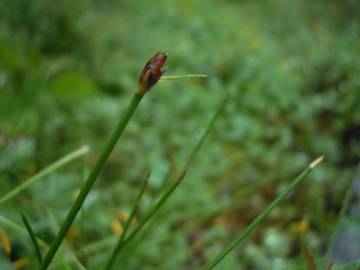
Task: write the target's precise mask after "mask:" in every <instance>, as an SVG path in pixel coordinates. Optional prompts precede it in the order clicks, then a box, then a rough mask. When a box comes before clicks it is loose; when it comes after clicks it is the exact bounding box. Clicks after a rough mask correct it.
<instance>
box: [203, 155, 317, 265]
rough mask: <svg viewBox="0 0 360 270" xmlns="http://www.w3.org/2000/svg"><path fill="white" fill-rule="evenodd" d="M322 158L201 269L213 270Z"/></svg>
mask: <svg viewBox="0 0 360 270" xmlns="http://www.w3.org/2000/svg"><path fill="white" fill-rule="evenodd" d="M322 159H323V157H320V158H317V159H316V160H314V161H313V162H312V163H311V164H310V165H309V166H308V167H307V168H306V169H305V170H304V171H303V172H302V173H301V174H300V175H299V176H298V177H297V178H295V179H294V180H293V181H292V182H291V184H290V185H289V186H288V187H287V188H286V189H285V190H284V191H283V192H282V193H281V194H280V195H279V196H277V197H276V198H275V200H273V201H272V203H270V204H269V206H268V207H266V208H265V209H264V210H263V211H262V212H261V213H260V214H259V215H258V216H257V217H256V218H255V219H254V220H253V221H252V222H251V223H250V224H249V225H248V226H247V227H246V228H245V230H244V231H243V232H242V233H241V234H240V235H239V236H237V237H236V238H235V239H234V240H233V241H232V242H231V243H230V244H229V245H228V246H227V247H226V248H225V249H224V250H223V251H222V252H221V253H220V254H219V255H217V256H216V257H215V258H214V259H213V260H211V261H210V262H209V263H208V264H207V265H206V266H205V267H204V268H203V269H204V270H209V269H213V268H214V267H215V266H216V265H217V264H218V263H220V262H221V261H222V260H223V259H224V258H225V257H226V256H227V255H228V254H229V253H230V252H231V251H232V250H233V249H235V248H236V246H237V245H239V244H240V242H241V241H242V240H244V239H245V238H246V237H248V236H249V235H250V233H251V232H252V231H253V230H254V229H255V228H256V227H257V226H258V225H259V224H260V222H262V221H263V220H264V219H265V218H266V217H267V216H268V215H269V213H270V212H271V211H272V210H273V209H274V208H275V207H276V206H277V205H278V204H279V203H280V202H282V201H283V200H284V199H285V198H286V196H287V195H288V194H289V193H290V192H291V191H293V190H294V189H295V188H296V186H297V185H299V184H300V183H301V182H302V181H303V180H304V179H305V177H306V176H307V175H308V174H309V173H310V172H311V171H312V170H313V169H314V168H315V166H316V165H318V164H319V163H320V162H321V161H322Z"/></svg>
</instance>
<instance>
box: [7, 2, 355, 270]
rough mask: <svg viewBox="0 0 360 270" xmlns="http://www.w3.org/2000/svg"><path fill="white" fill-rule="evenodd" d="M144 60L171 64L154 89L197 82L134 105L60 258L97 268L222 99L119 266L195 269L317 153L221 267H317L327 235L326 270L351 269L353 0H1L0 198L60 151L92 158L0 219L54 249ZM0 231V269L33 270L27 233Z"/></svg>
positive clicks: (57, 175)
mask: <svg viewBox="0 0 360 270" xmlns="http://www.w3.org/2000/svg"><path fill="white" fill-rule="evenodd" d="M159 50H161V51H166V52H168V53H169V58H168V61H167V63H166V70H167V71H166V74H167V75H180V74H187V73H204V74H207V75H208V78H207V79H193V80H182V81H171V82H170V81H165V82H161V83H160V84H159V85H158V86H156V88H154V89H153V90H152V91H151V92H150V93H149V94H148V95H147V96H146V97H145V98H144V100H143V102H142V103H141V106H140V107H139V109H138V111H137V112H136V115H135V117H134V119H133V120H132V121H131V123H130V124H129V126H128V128H127V130H126V132H125V134H124V136H123V138H122V139H121V141H120V142H119V144H118V145H117V147H116V149H115V150H114V152H113V154H112V155H111V157H110V159H109V162H108V163H107V165H106V167H105V169H104V170H103V173H102V174H101V177H100V179H99V180H98V182H97V183H96V186H95V188H94V189H93V191H92V192H91V193H90V195H89V197H88V199H87V201H86V203H85V205H84V208H83V210H82V212H81V214H80V216H79V218H78V219H77V220H76V222H75V224H74V226H73V228H72V230H71V231H70V232H69V235H68V237H67V244H68V249H67V250H63V251H62V252H63V253H64V254H65V257H66V258H67V259H68V261H69V264H70V265H71V266H72V269H78V268H77V266H76V264H75V263H74V262H73V260H72V258H73V256H74V255H76V256H77V257H78V258H79V260H80V261H81V262H82V263H83V264H84V265H86V267H87V268H88V269H99V267H100V265H102V264H103V263H104V260H105V259H106V258H107V256H108V254H109V251H110V250H111V246H112V245H113V243H114V240H115V239H116V237H117V236H116V235H117V234H119V233H120V232H121V220H122V219H123V218H124V217H126V215H127V213H129V211H130V210H131V206H132V203H133V201H134V199H135V197H136V193H137V192H138V190H139V187H140V185H141V182H142V180H143V178H144V177H143V176H144V174H145V172H146V171H147V170H149V169H150V170H151V171H152V175H151V178H150V183H149V188H148V190H147V191H146V194H145V197H144V199H143V201H142V202H141V205H140V210H139V215H138V217H137V218H138V220H139V219H141V217H142V216H143V215H144V214H145V213H146V211H148V210H149V209H150V207H151V205H153V203H154V201H155V200H156V198H158V195H159V194H161V192H162V191H163V190H164V187H166V186H168V185H169V183H171V182H172V181H174V180H175V179H176V175H177V173H178V171H179V169H180V168H181V166H182V165H183V164H184V163H185V161H186V158H187V156H188V154H189V152H190V151H191V149H192V148H193V147H194V145H195V142H196V140H197V139H198V138H199V136H200V135H201V133H202V132H203V131H204V128H205V127H206V125H207V123H208V121H209V120H210V118H211V116H212V114H213V113H214V110H215V109H216V106H217V104H218V103H219V102H220V101H221V99H222V97H223V95H224V93H225V92H228V93H229V95H230V101H229V103H228V105H227V107H226V110H225V112H224V113H223V114H222V115H221V117H220V119H219V121H218V122H217V124H216V127H215V129H214V131H213V132H212V134H211V136H210V137H209V138H208V140H207V142H206V145H205V146H204V148H203V149H202V150H201V152H200V153H199V155H198V156H197V158H196V159H195V160H194V162H193V163H192V165H191V168H190V170H189V172H188V175H187V178H186V179H185V181H184V183H183V184H182V185H181V186H180V187H179V189H178V190H177V191H176V193H175V195H174V196H173V198H171V200H170V201H169V203H168V204H167V205H166V207H165V208H164V209H163V210H162V211H161V213H159V215H157V216H156V218H155V219H154V220H153V221H152V222H151V224H150V225H149V226H148V227H147V229H146V230H145V231H144V233H143V234H142V235H141V236H140V237H138V238H137V240H136V241H135V243H134V244H133V245H131V248H130V249H128V250H127V251H126V252H125V254H124V255H123V256H122V257H121V261H120V263H121V264H119V265H121V269H195V268H199V267H201V266H202V265H204V264H205V263H206V262H207V261H208V260H209V259H211V258H213V257H214V256H215V255H216V254H217V253H218V252H219V251H221V250H222V248H223V247H224V246H225V245H226V243H228V242H229V241H230V240H232V239H233V238H234V236H235V235H237V234H238V233H239V232H241V230H242V229H243V228H244V227H245V226H246V224H248V223H249V222H250V221H251V220H252V219H253V218H254V217H255V216H256V215H257V214H258V213H259V212H260V211H261V210H262V209H263V208H264V207H266V206H267V204H268V203H269V202H270V201H271V200H272V199H273V198H274V197H275V196H276V195H277V194H279V192H280V191H281V190H283V188H284V187H285V186H286V184H288V183H289V181H290V180H291V179H293V178H294V177H295V176H296V175H297V174H298V173H299V172H300V171H301V170H302V169H303V168H305V167H306V166H307V165H308V164H309V162H311V161H312V160H313V159H315V158H316V157H318V156H319V155H324V156H325V161H324V162H323V164H321V166H319V167H318V168H317V169H316V170H315V171H314V173H313V174H312V175H311V176H310V177H309V178H308V179H307V180H306V181H305V182H304V183H303V184H302V185H301V186H300V187H298V189H297V190H296V192H294V193H293V194H292V195H291V196H289V197H288V199H287V200H286V201H285V202H284V203H282V204H281V206H280V207H278V208H277V209H276V210H274V211H273V212H272V213H271V215H270V216H269V218H268V219H267V220H266V222H264V223H263V224H262V225H261V226H260V227H259V228H257V230H256V232H254V233H253V234H252V236H251V237H250V238H249V239H247V240H246V242H244V243H243V244H242V245H241V246H240V247H238V248H237V249H236V250H235V251H234V252H233V253H231V255H229V257H228V258H227V259H226V260H224V261H223V262H222V263H221V265H220V266H219V267H218V269H304V268H305V263H304V258H303V255H302V251H301V250H302V246H303V245H306V246H308V247H309V249H310V250H311V251H312V253H313V256H314V257H315V258H316V262H317V263H318V265H319V267H324V265H325V264H326V263H327V261H324V255H325V252H326V248H327V246H328V244H329V239H330V238H331V237H332V236H333V238H334V239H335V246H334V250H333V251H332V252H331V256H330V258H329V259H330V260H331V261H334V262H335V267H334V269H357V268H356V266H355V263H356V261H358V260H359V257H360V229H359V226H360V216H359V209H360V203H359V196H360V175H359V170H358V164H359V157H360V77H359V74H360V3H359V2H358V1H356V0H344V1H335V0H328V1H325V0H318V1H310V0H294V1H285V0H276V1H235V0H233V1H231V0H222V1H220V0H219V1H207V0H198V1H194V0H182V1H175V0H166V1H165V0H158V1H148V0H136V1H133V0H124V1H99V0H98V1H95V0H94V1H85V0H79V1H70V0H59V1H46V0H34V1H28V0H2V1H1V2H0V195H1V194H5V193H6V192H8V191H9V190H11V189H13V188H14V187H16V186H17V185H19V184H20V183H21V182H23V181H24V180H25V179H27V178H29V177H30V176H31V175H33V174H35V173H36V172H38V171H39V170H41V169H42V168H44V167H46V166H47V165H49V164H51V163H52V162H54V161H55V160H57V159H58V158H60V157H61V156H63V155H65V154H67V153H69V152H71V151H73V150H74V149H77V148H79V147H81V146H83V145H89V146H90V147H91V151H90V153H89V154H88V155H86V156H85V157H83V158H80V159H77V160H75V161H73V162H71V163H70V164H68V165H67V166H65V167H63V168H61V169H60V170H57V171H56V172H54V173H52V174H51V175H50V176H48V177H46V178H44V179H43V180H41V181H40V182H38V183H36V184H34V185H32V186H31V187H30V188H29V189H28V190H26V192H24V193H22V194H20V195H19V196H17V197H16V198H15V199H13V200H12V201H10V202H8V203H6V204H5V205H2V206H1V209H0V215H1V216H2V217H4V218H6V219H8V220H11V221H13V222H15V223H17V224H19V225H21V220H20V217H19V213H20V211H21V210H24V211H26V212H27V213H28V215H29V217H30V220H31V223H32V225H33V227H34V229H35V230H36V232H37V233H38V235H39V236H40V237H42V238H43V239H45V240H46V241H47V242H50V241H51V240H52V239H53V236H54V234H55V232H56V228H57V226H58V224H59V223H61V221H62V220H63V218H64V216H65V214H66V212H67V209H68V207H69V206H70V205H71V203H72V201H73V200H74V198H75V195H76V194H77V192H78V190H79V188H80V187H81V184H82V183H83V181H84V178H85V177H86V176H87V175H88V173H89V171H90V169H91V167H92V165H93V164H94V162H95V161H96V158H97V157H98V154H99V152H100V150H101V147H102V145H103V144H104V139H105V138H106V137H107V136H108V135H109V134H110V132H111V130H112V128H113V127H114V125H115V124H116V122H117V119H118V118H119V115H121V113H122V112H123V110H124V109H125V108H126V105H127V103H128V102H129V99H130V97H131V96H132V93H133V91H135V89H136V86H137V80H138V77H139V74H140V71H141V69H142V67H143V65H144V64H145V62H146V61H147V60H148V59H149V57H150V56H152V55H153V54H154V53H155V52H156V51H159ZM347 191H348V192H351V198H350V205H349V207H348V208H347V209H345V210H346V211H345V216H344V218H343V219H341V220H339V212H340V209H341V206H342V204H343V201H344V196H345V193H346V192H347ZM21 226H22V225H21ZM336 228H337V230H335V229H336ZM0 230H1V233H2V234H3V235H6V236H7V237H8V239H9V241H10V243H11V246H12V253H11V254H10V255H9V254H7V253H6V252H4V248H3V246H2V248H0V268H1V269H14V268H15V266H17V268H18V269H35V265H36V262H35V258H34V253H33V249H32V245H31V243H30V240H29V238H28V236H27V235H26V234H20V233H19V232H17V231H15V230H12V229H11V228H10V227H7V226H5V225H4V224H0ZM335 231H337V233H336V232H335ZM334 232H335V233H334ZM0 246H1V245H0ZM24 258H25V259H26V263H24V264H23V265H24V266H21V263H18V264H15V263H14V262H16V261H17V260H19V259H24ZM23 261H24V260H23ZM54 269H60V268H56V266H54ZM320 269H321V268H320Z"/></svg>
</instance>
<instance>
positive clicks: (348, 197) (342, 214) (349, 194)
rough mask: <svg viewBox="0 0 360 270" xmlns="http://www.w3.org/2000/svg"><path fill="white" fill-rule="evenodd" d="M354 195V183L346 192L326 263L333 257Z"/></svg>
mask: <svg viewBox="0 0 360 270" xmlns="http://www.w3.org/2000/svg"><path fill="white" fill-rule="evenodd" d="M352 195H353V186H352V182H350V184H349V187H348V189H347V190H346V193H345V196H344V199H343V202H342V206H341V210H340V213H339V218H338V221H337V223H336V225H335V227H334V231H333V233H332V234H331V236H330V239H329V243H328V245H327V247H326V253H325V261H326V262H329V260H330V257H331V253H332V252H333V250H334V246H335V241H336V237H337V235H338V232H339V230H340V227H341V225H342V223H343V221H344V218H345V215H346V210H347V209H348V208H349V205H350V201H351V197H352Z"/></svg>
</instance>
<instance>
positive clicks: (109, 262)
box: [104, 173, 150, 270]
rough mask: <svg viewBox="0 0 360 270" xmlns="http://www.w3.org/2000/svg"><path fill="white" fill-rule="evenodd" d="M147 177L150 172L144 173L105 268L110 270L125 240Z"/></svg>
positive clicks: (147, 180) (146, 182)
mask: <svg viewBox="0 0 360 270" xmlns="http://www.w3.org/2000/svg"><path fill="white" fill-rule="evenodd" d="M149 177H150V173H148V174H147V175H146V177H145V181H144V182H143V184H142V185H141V188H140V192H139V194H138V196H137V197H136V200H135V203H134V206H133V208H132V210H131V213H130V216H129V218H128V220H127V221H126V223H125V226H124V231H123V233H122V234H121V236H120V238H119V240H118V242H117V243H116V246H115V248H114V249H113V252H112V253H111V255H110V257H109V260H108V262H107V264H106V266H105V268H104V269H105V270H110V269H111V267H112V266H113V264H114V262H115V259H116V256H117V254H118V252H119V249H120V248H121V246H122V243H123V242H124V240H125V236H126V233H127V231H128V229H129V226H130V224H131V222H132V221H133V219H134V217H135V214H136V212H137V209H138V206H139V203H140V200H141V198H142V196H143V195H144V192H145V189H146V187H147V184H148V182H149Z"/></svg>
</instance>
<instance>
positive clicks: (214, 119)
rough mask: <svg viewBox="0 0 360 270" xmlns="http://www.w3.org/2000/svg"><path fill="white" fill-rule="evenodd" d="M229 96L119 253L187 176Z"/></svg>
mask: <svg viewBox="0 0 360 270" xmlns="http://www.w3.org/2000/svg"><path fill="white" fill-rule="evenodd" d="M227 100H228V98H227V95H226V96H225V98H224V100H223V101H222V102H221V103H220V105H219V107H218V109H217V110H216V112H215V114H214V116H213V118H212V119H211V121H210V123H209V125H208V126H207V128H206V130H205V132H204V133H203V135H202V136H201V138H200V140H199V141H198V142H197V144H196V146H195V148H194V149H193V151H192V152H191V154H190V156H189V158H188V160H187V162H186V163H185V165H184V168H183V169H182V170H181V172H180V175H179V176H178V178H177V180H176V181H175V182H174V183H173V184H172V185H171V187H170V188H169V189H168V190H167V191H166V192H165V193H164V194H163V195H162V197H161V198H160V199H159V201H158V202H157V203H156V204H155V206H154V207H153V209H152V210H151V211H150V213H149V214H148V215H147V216H145V218H144V219H143V220H142V221H141V223H140V224H139V225H138V226H137V227H136V228H135V230H134V231H133V232H132V233H131V234H130V236H129V237H128V238H126V240H125V241H123V242H122V244H121V245H120V247H119V248H118V255H119V254H120V252H121V251H122V250H123V249H124V248H125V246H127V245H128V244H129V243H130V241H131V240H132V239H133V238H134V237H135V236H136V235H137V234H138V233H139V232H140V231H141V229H142V228H143V227H144V226H145V224H146V223H147V222H148V221H149V220H150V219H151V218H152V217H153V216H154V215H155V214H156V213H157V212H158V211H159V210H160V208H161V207H162V206H163V205H165V203H166V201H167V200H168V199H169V197H170V196H171V195H172V194H173V193H174V191H175V190H176V188H177V187H178V186H179V185H180V183H181V182H182V180H183V179H184V178H185V174H186V171H187V169H188V168H189V166H190V164H191V162H192V160H193V159H194V157H195V156H196V154H197V153H198V152H199V150H200V148H201V146H202V145H203V144H204V142H205V139H206V138H207V136H208V135H209V133H210V131H211V130H212V128H213V126H214V124H215V122H216V120H217V119H218V117H219V116H220V114H221V112H222V111H223V110H224V107H225V104H226V102H227Z"/></svg>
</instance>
